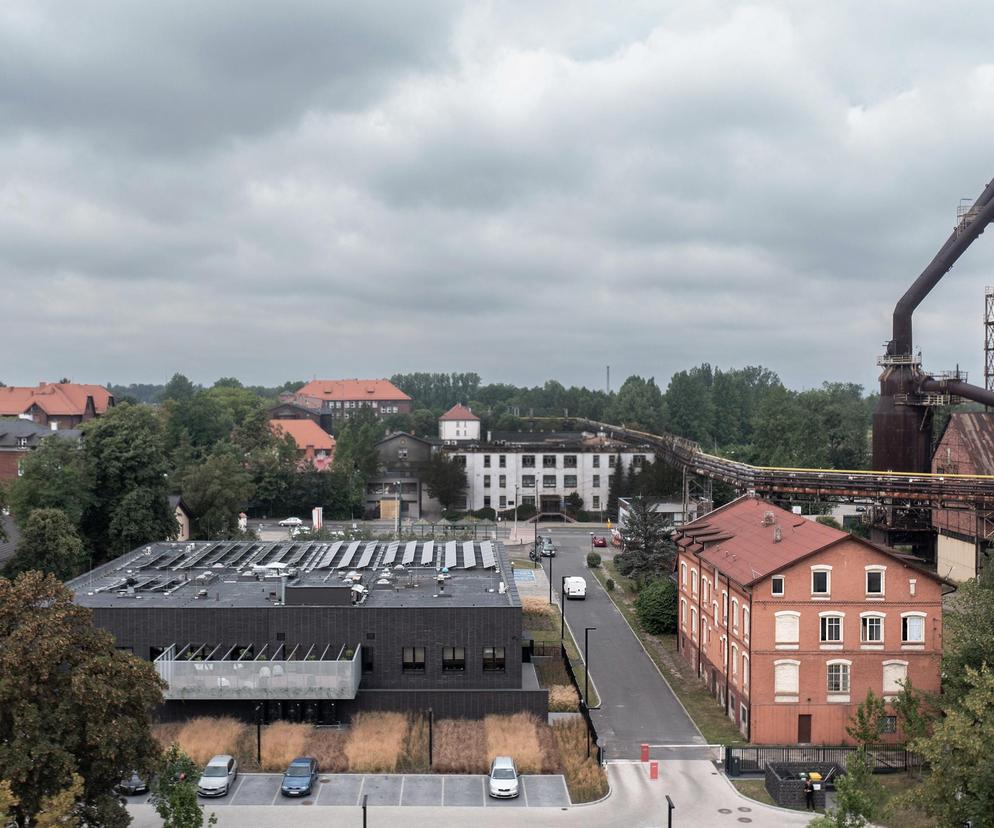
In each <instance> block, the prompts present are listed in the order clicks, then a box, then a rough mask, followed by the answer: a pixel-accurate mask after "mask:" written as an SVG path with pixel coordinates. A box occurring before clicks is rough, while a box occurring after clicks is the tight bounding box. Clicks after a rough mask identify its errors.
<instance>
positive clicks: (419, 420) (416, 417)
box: [411, 408, 438, 437]
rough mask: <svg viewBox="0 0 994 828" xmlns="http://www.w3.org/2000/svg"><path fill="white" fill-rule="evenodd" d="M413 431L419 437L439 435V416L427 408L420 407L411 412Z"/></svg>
mask: <svg viewBox="0 0 994 828" xmlns="http://www.w3.org/2000/svg"><path fill="white" fill-rule="evenodd" d="M411 431H412V432H413V433H414V434H416V435H417V436H418V437H437V436H438V417H437V416H435V412H433V411H431V410H429V409H427V408H418V409H416V410H414V411H412V412H411Z"/></svg>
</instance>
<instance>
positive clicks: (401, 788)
mask: <svg viewBox="0 0 994 828" xmlns="http://www.w3.org/2000/svg"><path fill="white" fill-rule="evenodd" d="M405 781H407V777H406V776H402V777H400V799H398V800H397V804H398V805H403V804H404V782H405Z"/></svg>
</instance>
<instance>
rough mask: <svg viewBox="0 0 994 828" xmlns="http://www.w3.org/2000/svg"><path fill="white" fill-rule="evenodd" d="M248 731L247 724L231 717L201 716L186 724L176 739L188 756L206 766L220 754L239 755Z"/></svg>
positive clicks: (176, 735) (180, 729)
mask: <svg viewBox="0 0 994 828" xmlns="http://www.w3.org/2000/svg"><path fill="white" fill-rule="evenodd" d="M247 730H248V725H246V724H245V722H240V721H238V719H233V718H231V717H229V716H221V717H218V718H212V717H208V716H201V717H198V718H196V719H190V720H189V721H187V722H185V723H184V724H183V725H182V726H181V727H180V728H179V731H178V732H177V733H175V736H174V738H175V741H176V742H178V743H179V746H180V747H181V748H182V749H183V751H184V752H185V753H186V755H187V756H189V757H190V758H191V759H192V760H193V761H194V762H196V763H197V764H198V765H205V764H207V762H209V761H210V759H211V757H213V756H216V755H217V754H219V753H230V754H232V755H237V747H238V743H239V740H240V739H241V737H242V735H243V734H244V733H245V732H246V731H247Z"/></svg>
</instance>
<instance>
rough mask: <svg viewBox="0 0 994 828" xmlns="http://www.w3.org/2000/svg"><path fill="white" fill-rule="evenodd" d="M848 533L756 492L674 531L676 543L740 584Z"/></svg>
mask: <svg viewBox="0 0 994 828" xmlns="http://www.w3.org/2000/svg"><path fill="white" fill-rule="evenodd" d="M777 530H779V539H777V534H778V533H777ZM712 533H714V534H712ZM850 537H852V536H851V535H850V534H849V533H848V532H843V531H841V530H839V529H833V528H832V527H831V526H825V525H824V524H822V523H818V522H817V521H814V520H809V519H808V518H806V517H802V516H801V515H795V514H794V513H793V512H788V511H787V510H786V509H781V508H780V507H779V506H774V505H773V504H772V503H768V502H766V501H765V500H760V499H759V498H756V497H740V498H739V499H738V500H733V501H732V502H731V503H729V504H726V505H725V506H722V507H721V508H719V509H715V511H713V512H711V513H710V514H707V515H704V516H703V517H700V518H698V519H697V520H695V521H692V522H691V523H688V524H686V525H684V526H681V527H680V529H678V530H677V533H676V539H677V544H678V545H679V546H681V547H683V548H687V549H689V551H692V552H697V553H698V554H699V555H700V557H701V558H702V559H703V560H705V561H707V562H708V563H710V564H712V565H713V566H715V567H717V568H718V569H719V570H720V571H721V572H722V573H723V574H725V575H728V576H729V577H730V578H732V580H734V581H737V582H738V583H740V584H742V585H743V586H747V585H749V584H751V583H753V582H755V581H758V580H760V579H761V578H765V577H766V576H767V575H770V574H772V573H774V572H777V571H778V570H780V569H783V568H784V567H785V566H787V565H788V564H791V563H794V562H795V561H798V560H800V559H801V558H804V557H807V556H808V555H810V554H811V553H812V552H815V551H817V550H819V549H822V548H823V547H825V546H828V545H829V544H832V543H835V542H837V541H840V540H844V539H845V538H850ZM701 544H704V548H703V551H701V549H702V547H701Z"/></svg>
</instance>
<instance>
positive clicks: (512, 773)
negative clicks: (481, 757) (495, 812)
mask: <svg viewBox="0 0 994 828" xmlns="http://www.w3.org/2000/svg"><path fill="white" fill-rule="evenodd" d="M487 792H488V793H489V794H490V796H492V797H495V798H500V799H506V798H511V797H515V796H517V795H518V769H517V768H516V767H515V766H514V760H513V759H512V758H511V757H510V756H498V757H497V758H495V759H494V761H493V764H491V765H490V778H489V779H488V780H487Z"/></svg>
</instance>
